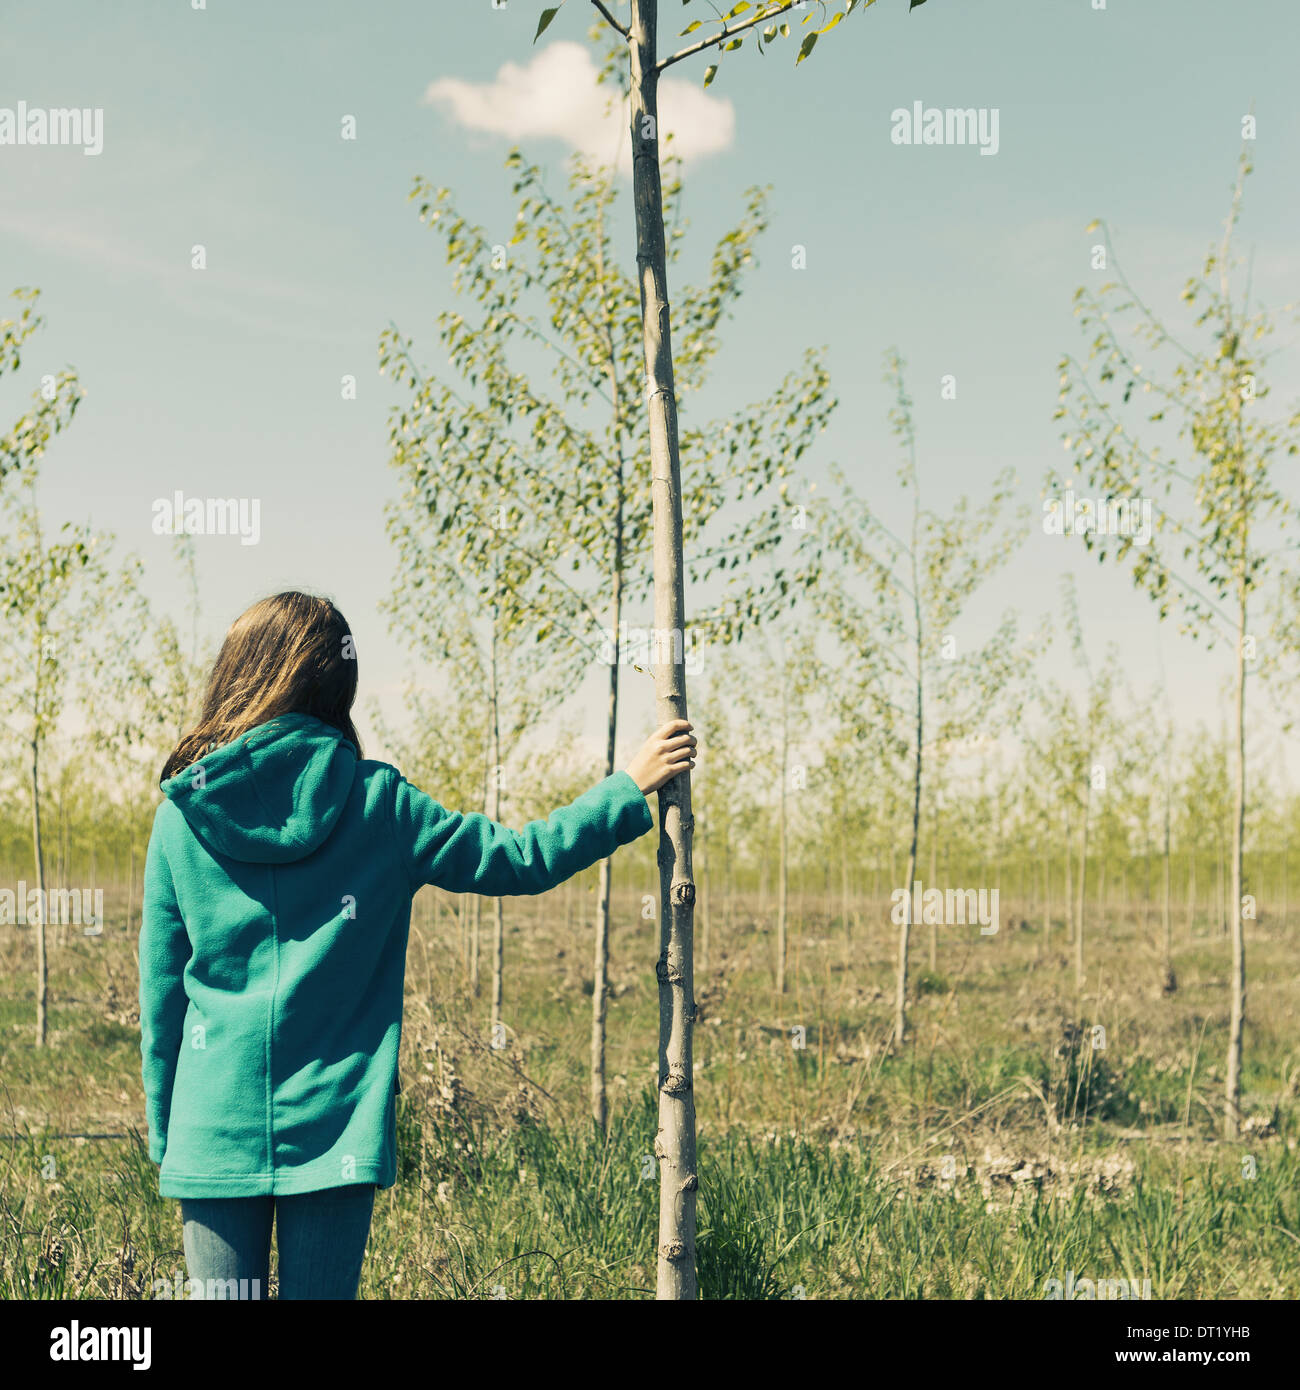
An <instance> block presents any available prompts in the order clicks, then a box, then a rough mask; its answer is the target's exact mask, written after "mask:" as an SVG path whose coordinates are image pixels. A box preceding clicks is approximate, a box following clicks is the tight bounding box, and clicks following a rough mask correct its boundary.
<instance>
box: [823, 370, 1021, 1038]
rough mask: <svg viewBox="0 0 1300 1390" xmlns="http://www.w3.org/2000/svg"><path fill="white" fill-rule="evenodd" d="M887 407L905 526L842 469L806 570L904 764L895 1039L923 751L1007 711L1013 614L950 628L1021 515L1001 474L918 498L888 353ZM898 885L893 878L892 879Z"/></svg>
mask: <svg viewBox="0 0 1300 1390" xmlns="http://www.w3.org/2000/svg"><path fill="white" fill-rule="evenodd" d="M885 377H886V380H887V381H888V382H889V384H890V386H891V388H892V391H893V395H894V405H893V408H892V410H891V412H890V422H891V426H892V429H893V432H894V435H895V437H896V438H897V440H898V441H899V444H900V445H901V449H902V456H903V457H902V462H901V464H900V466H899V471H898V482H899V486H900V488H901V489H902V491H903V492H904V494H906V495H907V497H908V498H909V499H910V506H909V511H910V526H909V530H908V533H907V534H906V535H905V536H903V537H899V536H897V535H895V534H894V532H893V531H892V530H891V529H890V528H889V526H888V525H886V523H885V521H884V520H883V518H882V516H881V514H880V511H879V509H878V506H877V505H876V504H875V503H869V502H867V501H866V500H865V499H863V498H861V497H860V496H859V495H858V494H857V493H856V492H855V491H854V490H853V488H852V486H851V485H850V484H849V482H848V480H847V479H846V478H845V477H844V475H843V473H842V472H841V471H840V470H838V469H834V470H832V476H833V477H834V478H835V480H836V482H837V483H838V486H839V495H838V496H837V497H836V498H835V500H834V502H833V504H832V503H829V502H823V503H821V504H820V505H819V507H818V509H817V517H818V525H817V528H816V533H815V537H813V538H812V540H811V544H810V546H809V547H808V548H809V551H810V553H811V555H812V556H813V560H812V564H811V566H810V568H809V570H808V571H806V573H811V574H813V575H815V576H816V583H815V584H814V585H812V586H811V587H810V592H811V593H813V595H814V596H815V597H814V602H815V603H816V604H817V606H818V609H819V611H820V613H821V614H822V616H823V617H824V618H825V619H826V621H827V623H828V624H829V626H830V629H831V631H832V632H833V633H834V635H835V637H836V639H837V641H838V643H839V646H840V649H841V651H842V653H843V656H844V677H843V678H844V679H845V680H846V682H848V683H851V684H852V686H853V688H854V690H855V691H856V695H857V708H858V711H859V719H860V720H861V721H862V729H863V734H864V736H866V735H867V734H868V733H869V731H871V730H872V729H873V728H874V729H876V730H879V729H886V730H888V732H889V737H890V739H891V741H892V743H893V745H894V748H895V750H896V753H897V754H898V756H899V757H903V756H905V757H906V759H907V763H908V765H909V771H908V781H909V792H908V825H907V835H906V840H905V843H906V845H907V875H906V879H905V880H904V884H903V885H902V886H903V887H905V889H906V897H905V901H904V903H903V904H902V921H901V925H900V929H899V942H898V969H897V975H896V980H895V993H894V1035H893V1036H894V1043H895V1045H896V1046H899V1045H901V1044H902V1043H903V1042H904V1041H905V1040H906V1035H907V988H908V958H909V952H910V946H911V930H912V927H913V925H914V924H913V921H912V911H913V901H912V885H913V883H914V882H915V881H916V870H917V863H918V859H917V855H918V850H919V845H920V835H921V826H922V824H923V819H924V817H923V789H924V787H925V776H924V767H925V759H926V755H927V750H932V749H934V748H935V747H936V746H940V747H941V746H944V745H946V744H948V743H950V742H951V741H954V740H957V739H960V738H962V737H963V736H966V735H969V734H971V733H974V732H977V731H979V730H982V729H983V728H984V727H985V725H986V723H987V722H988V721H989V720H990V719H991V718H992V716H993V714H994V711H995V709H997V708H998V707H999V706H1001V707H1002V708H1003V709H1004V710H1005V711H1006V713H1007V714H1008V715H1012V714H1015V713H1017V712H1018V711H1017V706H1016V704H1015V701H1016V698H1017V691H1018V681H1017V679H1016V676H1017V656H1018V643H1017V640H1016V622H1015V619H1014V618H1013V617H1011V616H1010V615H1004V617H1003V618H1002V620H1001V623H1000V624H999V626H998V628H997V630H996V631H995V632H994V634H993V635H992V636H991V637H990V638H989V639H988V641H987V642H985V643H984V645H983V646H981V647H979V648H976V649H975V650H973V651H968V650H967V648H968V647H969V645H970V643H969V639H967V638H966V637H965V635H964V633H961V631H960V629H961V626H962V623H963V618H964V615H965V612H966V609H967V607H968V605H969V603H970V600H971V599H972V597H973V596H974V594H975V593H976V591H977V590H978V589H979V587H980V585H981V584H982V583H983V582H984V581H985V580H986V579H987V578H988V577H989V576H990V575H991V574H993V573H995V572H996V571H997V570H998V569H999V568H1000V567H1001V566H1002V565H1004V564H1005V563H1006V562H1007V560H1008V559H1009V558H1010V556H1011V554H1012V553H1013V552H1014V550H1015V548H1016V546H1017V545H1018V544H1019V542H1020V540H1021V539H1022V537H1023V534H1024V517H1023V514H1017V513H1009V512H1008V509H1007V502H1008V499H1009V498H1010V495H1011V491H1012V486H1013V479H1012V477H1011V475H1010V474H1009V473H1005V472H1004V473H1003V474H1002V475H1000V476H999V477H998V479H997V480H996V481H995V483H994V485H993V488H992V491H991V494H990V497H989V499H988V501H987V502H986V503H985V504H984V505H983V506H982V507H979V508H976V507H973V506H972V505H971V504H970V502H969V501H968V499H966V498H964V497H963V498H960V499H959V500H958V501H957V502H956V504H955V505H954V507H953V508H952V510H951V511H950V512H949V513H948V515H946V516H941V515H940V514H939V513H937V512H935V511H932V510H930V509H928V508H926V507H925V506H924V504H923V501H922V494H921V485H920V474H919V471H918V468H917V459H916V430H915V425H914V421H913V414H912V401H911V398H910V397H909V396H908V394H907V389H906V385H905V382H904V374H903V362H902V360H901V358H900V357H899V356H898V354H897V352H892V351H891V352H890V353H888V354H887V355H886V372H885ZM899 886H900V885H898V884H891V885H890V887H891V888H897V887H899Z"/></svg>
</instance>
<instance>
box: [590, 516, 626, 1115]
mask: <svg viewBox="0 0 1300 1390" xmlns="http://www.w3.org/2000/svg"><path fill="white" fill-rule="evenodd" d="M620 512H621V507H620ZM611 616H612V619H613V624H614V660H613V663H612V664H611V665H610V668H609V706H608V710H607V715H606V723H605V776H606V777H609V776H612V775H613V772H614V745H615V742H616V740H617V737H618V663H619V656H620V653H619V640H618V634H619V623H620V622H621V621H622V575H621V574H620V573H619V572H618V571H617V569H616V572H615V575H614V599H613V605H612V609H611ZM613 876H614V861H613V859H602V860H601V861H600V887H599V889H598V893H597V901H596V958H595V962H594V964H593V967H592V977H591V978H592V985H591V1118H592V1119H593V1120H595V1122H596V1124H597V1126H598V1127H599V1128H600V1129H601V1130H603V1129H604V1128H605V1121H606V1119H607V1118H608V1114H609V1103H608V1099H607V1096H606V1091H605V1018H606V1014H607V1012H608V1009H609V899H610V886H611V883H612V881H613Z"/></svg>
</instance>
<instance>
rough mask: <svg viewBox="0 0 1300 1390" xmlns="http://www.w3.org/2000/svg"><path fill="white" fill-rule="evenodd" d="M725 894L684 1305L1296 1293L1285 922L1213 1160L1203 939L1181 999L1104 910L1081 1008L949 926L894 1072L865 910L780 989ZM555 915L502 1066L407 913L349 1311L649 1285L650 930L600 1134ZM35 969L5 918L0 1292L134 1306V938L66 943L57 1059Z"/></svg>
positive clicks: (812, 910) (153, 1241) (627, 908)
mask: <svg viewBox="0 0 1300 1390" xmlns="http://www.w3.org/2000/svg"><path fill="white" fill-rule="evenodd" d="M638 901H639V900H638ZM737 906H738V908H744V909H746V910H738V911H737V913H736V920H735V922H734V923H733V925H732V926H731V927H730V928H729V929H728V928H726V927H725V926H723V925H722V924H720V923H719V922H717V921H716V920H715V922H714V923H713V931H712V937H713V943H714V948H715V950H714V960H713V961H712V962H710V963H709V966H708V968H707V969H705V968H700V969H699V971H698V972H697V982H696V994H697V997H698V998H699V1000H700V1005H701V1018H700V1021H699V1025H698V1026H697V1029H696V1059H697V1068H698V1070H697V1080H696V1104H697V1111H698V1116H699V1126H700V1140H699V1173H700V1201H699V1214H698V1215H699V1239H698V1269H699V1276H700V1286H701V1291H702V1294H703V1296H704V1297H706V1298H732V1299H738V1298H743V1299H760V1300H762V1299H775V1298H781V1299H788V1298H809V1299H827V1298H908V1299H915V1298H926V1299H943V1298H960V1299H977V1298H984V1299H990V1298H992V1299H1007V1298H1042V1297H1043V1296H1044V1292H1045V1290H1046V1289H1047V1288H1048V1281H1049V1280H1052V1279H1057V1280H1061V1281H1065V1280H1066V1278H1067V1276H1068V1275H1070V1274H1073V1275H1074V1276H1075V1278H1076V1279H1078V1278H1092V1279H1118V1278H1129V1279H1132V1280H1134V1281H1137V1282H1138V1283H1139V1284H1141V1282H1142V1281H1144V1280H1150V1285H1151V1296H1152V1297H1154V1298H1157V1299H1179V1298H1294V1297H1296V1296H1297V1293H1298V1292H1300V1171H1298V1165H1300V1156H1298V1155H1297V1151H1296V1142H1297V1136H1298V1134H1300V1128H1298V1123H1300V1122H1298V1117H1297V1104H1296V1102H1297V1090H1298V1087H1297V1080H1298V1078H1300V1049H1298V1048H1297V1045H1296V1041H1295V1036H1296V1035H1295V1027H1294V1021H1295V1017H1296V1004H1297V994H1298V993H1300V983H1298V982H1297V980H1296V976H1295V972H1294V970H1293V969H1291V968H1289V965H1288V962H1289V961H1290V960H1291V959H1293V952H1294V947H1293V943H1292V942H1291V941H1290V940H1289V939H1288V938H1289V934H1288V933H1286V932H1283V931H1282V930H1281V929H1280V927H1270V926H1269V925H1268V923H1267V922H1261V923H1257V924H1253V928H1252V939H1251V940H1250V941H1249V943H1248V962H1249V964H1250V969H1251V994H1250V998H1249V1018H1250V1024H1249V1027H1248V1030H1247V1042H1246V1057H1247V1071H1246V1076H1245V1102H1246V1110H1247V1113H1248V1114H1249V1115H1250V1116H1251V1129H1250V1132H1249V1134H1248V1137H1247V1138H1246V1139H1245V1140H1243V1141H1242V1142H1241V1143H1238V1144H1231V1145H1229V1144H1225V1143H1223V1142H1222V1141H1221V1140H1220V1139H1219V1138H1218V1137H1217V1136H1218V1133H1219V1126H1220V1121H1221V1106H1222V1098H1221V1090H1222V1053H1223V1048H1224V1044H1225V1040H1226V1028H1227V1019H1226V1002H1227V1001H1226V989H1225V988H1224V980H1225V979H1226V972H1227V965H1228V960H1227V954H1228V953H1227V944H1226V942H1223V941H1221V940H1220V939H1218V938H1217V937H1216V938H1214V939H1200V940H1192V941H1186V942H1183V943H1182V944H1181V947H1180V950H1179V954H1178V957H1177V961H1176V964H1177V968H1178V976H1179V983H1180V989H1179V990H1178V992H1177V993H1176V994H1174V995H1171V996H1168V997H1165V996H1162V995H1161V993H1160V989H1159V984H1160V981H1161V979H1162V974H1161V970H1160V961H1159V958H1158V952H1157V951H1156V949H1155V946H1154V944H1153V941H1152V940H1151V939H1150V938H1151V937H1153V936H1154V933H1153V932H1152V933H1148V932H1146V931H1144V929H1143V927H1142V916H1141V913H1140V912H1139V911H1137V910H1131V911H1128V912H1118V911H1116V912H1114V913H1113V914H1111V916H1110V918H1109V920H1108V921H1107V922H1106V924H1105V927H1104V928H1103V927H1102V926H1100V925H1097V924H1092V925H1091V926H1090V937H1089V946H1090V969H1091V972H1092V974H1091V978H1090V981H1089V986H1088V988H1087V989H1086V990H1085V992H1084V993H1083V994H1082V995H1081V996H1080V995H1076V992H1075V990H1074V983H1073V966H1072V961H1071V960H1070V959H1069V958H1068V951H1067V946H1066V942H1065V939H1064V938H1065V933H1064V931H1063V930H1061V929H1060V928H1059V927H1058V929H1057V930H1056V931H1055V932H1054V933H1053V937H1054V941H1053V944H1052V946H1051V947H1049V948H1046V949H1045V947H1044V943H1043V940H1042V937H1041V934H1040V933H1039V932H1037V931H1034V930H1032V929H1031V930H1021V931H1014V932H1013V931H1006V932H1004V933H1002V934H1000V935H999V937H996V938H983V939H980V938H978V937H977V936H971V937H965V936H962V935H961V934H960V933H959V932H958V931H957V930H952V929H950V934H949V935H947V936H945V938H944V939H943V940H942V942H941V947H940V953H939V961H938V969H936V970H935V971H933V972H931V971H926V970H922V969H920V961H919V960H918V969H917V970H916V972H915V973H914V985H915V987H916V988H915V995H914V1000H913V1004H912V1012H911V1023H912V1030H913V1031H912V1037H911V1039H910V1040H909V1042H908V1044H907V1045H906V1046H905V1047H904V1048H902V1049H898V1050H894V1051H890V1050H889V1049H888V1048H887V1047H886V1046H885V1045H884V1044H885V1042H886V1040H887V1038H888V1032H889V1020H890V1016H891V1009H892V976H891V970H892V962H891V951H892V935H893V934H892V929H890V928H889V927H888V924H887V918H886V914H885V912H884V911H883V910H882V911H881V912H879V913H875V914H872V913H863V916H864V918H866V917H871V916H874V917H875V919H876V920H879V921H880V922H881V923H882V925H881V927H880V928H879V929H878V930H874V929H873V930H870V931H863V930H861V929H859V930H858V932H857V933H856V934H855V935H854V936H853V937H852V938H850V937H849V936H848V935H847V934H846V933H845V932H844V931H843V930H842V927H841V925H840V923H839V922H838V921H837V920H835V919H834V918H833V917H829V916H825V915H821V914H820V913H819V912H818V911H817V910H816V907H815V905H814V904H811V903H807V904H805V905H804V906H805V910H804V911H803V912H802V913H801V914H795V926H794V928H793V931H792V938H791V962H790V964H791V970H790V978H791V982H792V983H791V990H790V992H789V993H788V994H787V995H786V996H785V997H784V998H777V997H776V996H775V995H774V993H773V990H772V986H771V951H772V935H771V933H770V932H769V931H767V930H764V928H763V925H762V923H763V922H764V920H765V916H766V914H765V913H764V912H763V910H762V907H761V904H755V903H748V902H747V903H744V904H738V905H737ZM539 908H540V915H535V914H537V913H538V912H539ZM550 908H551V903H550V902H548V901H547V900H542V901H541V902H540V904H539V903H534V902H532V901H528V902H526V903H522V904H518V905H516V904H510V905H509V907H508V920H509V922H510V925H511V928H512V930H510V931H509V932H508V936H507V943H506V961H507V975H506V1018H507V1022H508V1023H509V1025H510V1029H511V1034H510V1046H509V1047H507V1048H506V1049H504V1050H500V1051H494V1050H493V1049H492V1048H490V1047H489V1046H488V1045H487V1041H486V1036H485V1035H486V1015H485V1007H484V1004H485V1000H484V999H480V1000H474V999H473V998H472V997H471V995H470V993H469V991H468V989H467V987H466V981H465V978H464V970H463V966H462V962H461V958H460V943H459V941H458V940H457V937H456V927H455V923H454V921H453V920H452V919H451V917H450V916H449V915H448V914H447V913H446V912H444V911H443V910H442V907H441V905H440V904H439V903H438V902H437V900H436V897H435V895H434V894H432V893H426V894H425V895H423V896H422V898H421V900H420V902H419V904H418V910H417V913H416V919H415V922H414V925H413V931H412V944H411V948H410V953H409V958H408V961H409V964H408V984H407V1012H406V1020H405V1025H404V1030H403V1051H402V1075H403V1091H402V1095H401V1097H400V1098H399V1102H398V1130H399V1152H400V1155H401V1164H400V1171H399V1178H398V1183H397V1185H396V1186H395V1187H394V1188H392V1189H389V1190H387V1191H385V1192H382V1193H380V1194H379V1197H378V1200H377V1202H376V1207H375V1217H374V1223H373V1227H372V1235H371V1241H370V1246H369V1251H368V1255H367V1260H366V1265H365V1269H364V1272H363V1276H362V1288H361V1295H362V1297H365V1298H370V1299H381V1298H400V1299H407V1298H431V1299H436V1298H511V1299H516V1298H568V1299H573V1298H580V1299H591V1298H602V1299H604V1298H649V1297H652V1296H653V1289H654V1247H655V1242H656V1227H657V1203H658V1182H657V1171H656V1165H655V1163H654V1160H653V1158H652V1156H651V1151H652V1145H653V1141H654V1131H655V1128H656V1119H655V1108H656V1093H655V1089H654V1075H653V1067H654V1058H655V1047H654V1041H655V1020H656V999H655V990H654V974H653V949H654V943H653V940H652V939H651V937H650V936H649V934H648V933H647V932H646V931H645V930H644V929H638V928H636V927H635V926H633V925H630V924H631V923H634V922H635V921H636V920H637V918H636V913H635V910H634V907H633V905H632V900H631V899H629V901H628V903H627V904H624V905H623V911H622V912H621V913H620V918H621V920H622V921H623V922H624V923H626V924H629V925H625V926H624V927H623V928H621V929H620V930H617V931H616V933H615V939H614V949H613V961H614V965H613V968H612V983H613V992H614V998H613V1000H612V1002H611V1006H610V1040H609V1050H608V1055H609V1074H610V1095H611V1119H610V1123H609V1126H608V1129H607V1132H606V1133H604V1134H602V1133H600V1132H598V1131H597V1130H596V1128H595V1126H593V1125H592V1124H591V1122H590V1120H589V1119H588V1118H587V1117H586V1113H585V1111H586V1099H585V1098H586V1091H587V1077H586V1068H585V1059H586V1055H587V1038H588V1032H589V1027H590V1015H589V997H590V974H589V971H588V970H586V969H584V967H585V964H586V959H587V956H588V940H587V936H586V933H585V932H583V931H582V930H581V928H580V927H578V926H577V925H576V924H575V925H574V927H573V928H571V930H570V932H569V934H568V935H567V936H566V935H565V931H564V925H563V918H562V914H560V913H558V912H555V913H552V912H551V911H550ZM1015 920H1019V914H1016V917H1015ZM52 935H53V933H52ZM485 954H486V952H485ZM918 954H919V953H918ZM33 956H34V950H33V943H32V941H31V933H30V931H29V930H27V929H24V928H16V927H3V928H0V959H3V963H4V966H5V979H6V981H7V982H8V988H7V993H6V994H5V995H4V996H0V1077H2V1078H3V1082H2V1083H0V1103H2V1104H3V1109H4V1113H5V1119H6V1122H7V1123H6V1124H5V1125H4V1130H5V1133H6V1135H7V1136H9V1137H8V1138H7V1139H6V1143H5V1147H4V1150H3V1157H2V1158H0V1296H3V1297H5V1298H61V1297H75V1298H114V1297H128V1298H139V1297H150V1296H153V1295H154V1292H155V1288H156V1286H157V1284H159V1283H160V1282H165V1283H166V1284H168V1285H171V1284H172V1283H173V1281H174V1279H175V1277H176V1275H177V1273H178V1271H180V1272H183V1267H184V1261H183V1255H182V1249H181V1230H180V1219H179V1207H178V1204H177V1203H176V1202H174V1201H170V1200H167V1199H163V1198H160V1197H159V1196H158V1195H157V1180H156V1169H155V1168H154V1166H153V1165H152V1164H151V1163H150V1162H149V1161H148V1157H147V1153H146V1151H145V1148H144V1145H143V1142H142V1140H141V1138H140V1135H139V1131H140V1130H141V1129H142V1127H143V1100H142V1096H141V1093H140V1082H139V1050H138V1049H139V1034H138V1027H137V1026H136V1024H135V1023H134V1020H133V1018H132V1015H131V995H132V989H131V988H130V987H129V985H131V984H133V982H134V972H135V962H134V957H133V942H132V940H131V937H130V935H129V934H128V933H127V932H126V931H125V930H123V929H122V926H121V925H120V924H119V925H118V926H117V927H116V928H112V927H110V929H109V930H107V931H106V932H105V934H104V935H103V937H101V938H84V937H79V936H77V935H76V934H75V933H70V934H69V937H68V940H67V941H66V943H64V944H58V943H57V942H55V943H52V944H51V949H50V957H51V982H50V993H51V1027H52V1034H51V1045H50V1046H49V1047H47V1048H45V1049H42V1050H37V1049H35V1048H34V1047H33V1046H32V1042H31V1034H32V1020H33V1017H34V1008H33V1003H32V991H31V988H30V985H29V984H28V981H29V980H30V977H31V964H32V958H33ZM485 984H486V982H485ZM484 993H485V994H486V989H485V991H484ZM795 1030H802V1031H801V1032H800V1031H795ZM1098 1030H1100V1031H1098ZM797 1044H802V1045H797ZM94 1135H108V1136H110V1137H107V1138H96V1137H86V1136H94ZM273 1283H274V1281H273Z"/></svg>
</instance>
